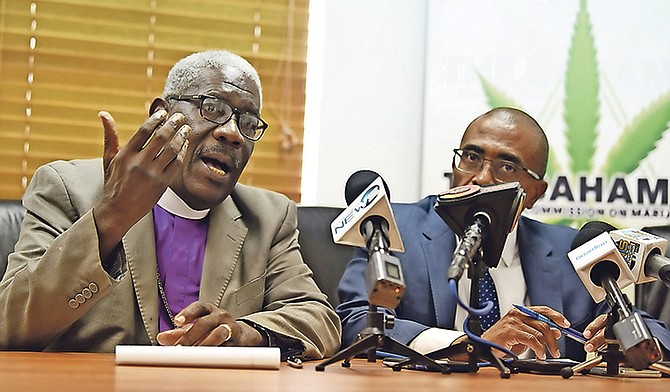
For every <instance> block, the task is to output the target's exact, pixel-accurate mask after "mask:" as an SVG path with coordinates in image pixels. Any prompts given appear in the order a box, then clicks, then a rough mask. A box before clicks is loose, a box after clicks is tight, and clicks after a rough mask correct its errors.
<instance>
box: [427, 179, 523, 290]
mask: <svg viewBox="0 0 670 392" xmlns="http://www.w3.org/2000/svg"><path fill="white" fill-rule="evenodd" d="M525 197H526V194H525V193H524V191H523V188H521V185H520V184H519V183H518V182H510V183H505V184H499V185H488V186H479V185H464V186H459V187H455V188H451V189H449V190H448V191H446V192H443V193H440V194H439V195H438V197H437V202H436V204H435V211H437V213H438V215H440V217H441V218H442V220H444V221H445V222H446V223H447V225H449V227H450V228H451V229H452V230H453V231H454V233H456V235H457V236H458V237H459V238H461V239H462V241H461V243H460V244H459V246H458V247H457V248H456V250H455V251H454V254H453V256H452V261H451V264H450V266H449V270H448V272H447V274H448V278H449V279H455V280H458V279H460V277H461V275H462V274H463V271H464V270H465V268H466V267H467V265H468V263H469V262H470V261H472V259H473V258H474V257H477V256H479V255H481V256H482V257H483V261H484V263H485V264H486V266H488V267H496V266H497V265H498V262H499V261H500V256H501V255H502V251H503V247H504V246H505V239H506V238H507V235H508V234H509V233H510V231H512V229H513V228H514V225H515V224H516V221H517V219H518V218H519V215H520V214H521V212H522V210H523V200H524V199H525Z"/></svg>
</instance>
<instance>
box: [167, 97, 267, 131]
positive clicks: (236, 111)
mask: <svg viewBox="0 0 670 392" xmlns="http://www.w3.org/2000/svg"><path fill="white" fill-rule="evenodd" d="M165 99H174V100H175V101H195V100H198V101H200V104H199V105H198V110H199V112H200V116H201V117H202V118H204V119H205V120H207V121H209V122H211V123H214V124H217V125H225V124H227V123H228V121H230V120H231V119H232V118H233V117H236V121H235V122H236V125H237V129H238V130H239V129H240V123H239V121H240V115H241V114H248V115H252V116H254V117H256V118H258V119H259V120H260V121H261V126H260V127H259V129H260V130H261V131H260V133H259V134H258V136H257V137H256V138H252V137H250V136H248V135H245V134H244V133H243V132H242V131H240V135H242V136H244V137H245V138H246V139H249V140H251V141H252V142H257V141H259V140H260V139H261V137H263V134H265V130H266V129H268V127H269V124H268V123H267V122H265V120H263V119H262V118H261V117H260V116H257V115H256V114H254V113H250V112H243V111H241V110H239V109H237V108H236V107H235V106H233V105H231V104H229V103H228V102H227V101H226V100H225V99H222V98H219V97H215V96H213V95H209V94H195V95H168V96H167V97H165ZM205 99H215V100H218V101H222V102H224V103H225V104H226V105H228V106H230V108H231V109H232V114H231V115H230V118H229V119H228V120H226V121H224V122H218V121H214V120H211V119H209V118H207V117H205V115H204V114H202V105H203V104H204V103H205Z"/></svg>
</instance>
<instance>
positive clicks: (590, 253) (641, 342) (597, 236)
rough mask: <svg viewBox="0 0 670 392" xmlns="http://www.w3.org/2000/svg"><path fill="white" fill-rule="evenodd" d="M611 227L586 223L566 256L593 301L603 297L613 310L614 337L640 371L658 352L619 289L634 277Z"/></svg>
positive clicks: (629, 282) (653, 361) (632, 280)
mask: <svg viewBox="0 0 670 392" xmlns="http://www.w3.org/2000/svg"><path fill="white" fill-rule="evenodd" d="M614 229H615V227H613V226H612V225H610V224H609V223H606V222H598V221H595V222H588V223H586V224H585V225H584V226H582V228H581V229H580V230H579V232H578V233H577V235H576V236H575V238H574V239H573V241H572V244H571V246H570V249H571V250H570V252H568V258H569V259H570V261H571V262H572V265H573V267H574V268H575V271H577V275H578V276H579V278H580V279H581V280H582V282H583V283H584V286H585V287H586V289H587V290H588V292H589V294H591V297H593V299H594V300H595V301H596V302H601V301H602V300H603V299H607V303H608V304H609V305H610V308H611V309H612V310H613V311H614V310H616V312H617V315H618V319H617V320H618V321H616V322H615V323H614V324H613V327H612V330H613V332H614V336H616V339H617V340H618V342H619V346H620V347H621V350H622V351H623V354H624V356H625V357H626V360H627V363H628V365H629V366H631V367H632V368H634V369H636V370H642V369H645V368H647V367H649V365H651V364H653V363H655V362H658V361H659V360H660V359H661V357H662V354H661V349H660V346H659V344H658V341H657V340H656V338H654V337H653V336H652V335H651V332H649V328H648V327H647V325H646V324H645V323H644V320H642V317H641V316H640V314H639V313H638V312H633V311H632V305H631V303H630V301H629V300H628V298H627V297H626V296H625V295H624V294H623V293H622V292H621V288H623V287H626V286H628V285H630V284H632V283H634V282H635V277H634V276H633V273H632V272H631V270H630V269H629V268H628V265H627V264H626V262H625V261H624V259H623V257H622V256H621V253H620V252H619V250H618V248H617V246H616V245H615V244H614V241H613V240H612V238H611V237H610V235H609V234H608V231H612V230H614ZM610 316H612V315H610Z"/></svg>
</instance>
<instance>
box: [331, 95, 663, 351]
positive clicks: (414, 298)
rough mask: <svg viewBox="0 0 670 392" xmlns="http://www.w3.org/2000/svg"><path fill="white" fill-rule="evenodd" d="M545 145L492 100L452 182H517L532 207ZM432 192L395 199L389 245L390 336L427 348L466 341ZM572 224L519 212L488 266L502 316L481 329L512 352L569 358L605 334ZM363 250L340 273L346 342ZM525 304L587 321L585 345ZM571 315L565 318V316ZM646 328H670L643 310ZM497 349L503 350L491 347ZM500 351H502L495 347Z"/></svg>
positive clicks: (528, 124)
mask: <svg viewBox="0 0 670 392" xmlns="http://www.w3.org/2000/svg"><path fill="white" fill-rule="evenodd" d="M548 153H549V145H548V142H547V138H546V135H545V134H544V131H543V130H542V128H541V127H540V125H539V124H538V123H537V122H536V121H535V120H534V119H533V118H532V117H531V116H529V115H528V114H526V113H524V112H522V111H520V110H517V109H511V108H496V109H493V110H491V111H489V112H487V113H485V114H483V115H481V116H479V117H477V118H476V119H475V120H474V121H472V123H470V125H468V127H467V128H466V130H465V133H464V134H463V137H462V139H461V144H460V148H458V149H456V150H454V154H455V155H454V159H453V163H452V169H453V178H452V186H461V185H467V184H475V185H489V184H499V183H506V182H513V181H518V182H519V183H520V184H521V186H522V188H523V189H524V191H525V193H526V198H525V201H524V208H525V209H528V208H531V207H532V206H533V204H534V203H535V202H536V201H537V200H538V199H539V198H540V197H542V195H543V194H544V192H545V191H546V189H547V182H546V181H544V180H543V176H544V173H545V171H546V165H547V159H548ZM435 201H436V196H429V197H426V198H425V199H423V200H421V201H419V202H417V203H412V204H394V205H393V211H394V215H395V218H396V222H397V224H398V228H399V230H400V235H401V238H402V239H403V243H404V245H405V253H401V254H395V256H397V257H398V258H399V259H400V261H401V264H402V269H403V275H404V278H405V284H406V287H407V289H406V291H405V294H404V296H403V298H402V301H401V303H400V304H399V305H398V307H397V308H396V309H395V310H387V312H389V313H392V314H394V316H395V326H394V327H393V328H392V329H388V330H386V335H387V336H389V337H392V338H394V339H396V340H398V341H399V342H401V343H404V344H407V345H409V347H410V348H413V349H415V350H416V351H419V352H422V353H427V352H431V351H434V350H437V349H440V348H443V347H447V346H450V345H453V344H456V343H458V342H460V341H462V340H463V339H464V338H465V336H464V334H463V332H461V331H462V324H463V320H464V318H465V316H466V314H465V311H464V310H463V309H461V308H458V307H457V305H456V301H455V299H454V298H453V297H452V296H451V294H450V293H449V291H448V285H447V268H448V266H449V264H450V261H451V255H452V253H453V251H454V249H455V248H456V244H457V240H456V236H455V235H454V233H453V231H452V230H451V229H450V228H449V227H448V226H447V224H446V223H445V222H444V221H443V220H442V219H441V218H440V217H439V216H438V214H437V213H436V212H435V210H434V208H433V207H434V205H435ZM576 233H577V231H576V230H574V229H571V228H569V227H563V226H558V225H550V224H545V223H541V222H538V221H535V220H532V219H529V218H527V217H521V218H520V219H519V221H518V224H517V225H516V226H515V228H514V230H513V231H512V233H510V235H509V236H508V238H507V241H506V243H505V248H504V250H503V253H502V257H501V260H500V262H499V263H498V266H497V267H496V268H491V269H490V274H491V277H492V278H493V281H494V283H495V286H496V288H497V297H498V302H499V306H500V315H501V318H500V319H499V320H498V321H497V322H496V323H494V324H493V325H492V326H490V327H489V328H488V329H487V330H485V331H484V332H483V334H482V337H483V338H484V339H486V340H489V341H491V342H493V343H496V344H498V345H499V346H502V347H503V348H505V349H508V350H510V351H512V352H514V353H515V354H521V353H523V352H524V351H526V350H529V351H528V353H529V354H531V355H532V354H533V353H534V356H535V357H536V358H540V359H544V358H546V355H547V353H549V355H550V356H553V357H569V358H572V359H575V360H583V359H584V358H585V356H586V351H595V350H596V349H597V348H598V347H600V346H601V345H602V344H604V343H605V338H604V336H603V332H604V329H603V328H604V326H605V324H606V319H607V315H606V311H607V309H605V305H604V303H603V304H599V305H597V304H596V303H595V302H594V301H593V300H592V298H591V296H590V295H589V293H588V292H587V291H586V289H585V287H584V286H583V284H582V282H581V281H580V279H579V277H578V276H577V274H576V273H575V270H574V268H573V267H572V264H571V263H570V261H569V259H568V258H567V255H566V254H567V252H568V251H569V250H570V245H571V242H572V240H573V238H574V236H575V234H576ZM366 264H367V254H366V252H365V251H364V250H362V249H358V250H356V253H355V254H354V256H353V259H352V260H351V262H350V263H349V265H348V267H347V269H346V271H345V273H344V275H343V277H342V280H341V281H340V287H339V294H340V302H341V304H340V306H338V308H337V312H338V314H339V316H340V317H341V318H342V324H343V344H344V345H345V346H346V345H349V344H351V343H352V342H353V341H354V340H355V339H356V337H357V334H358V333H359V332H361V331H362V330H363V329H364V328H365V327H366V312H367V311H368V294H367V291H366V285H365V279H364V271H365V268H366ZM469 291H470V280H469V279H467V278H465V275H464V277H463V278H462V279H460V280H459V287H458V292H459V296H460V297H461V299H462V300H463V301H464V302H466V303H467V302H468V298H469ZM514 303H518V304H525V305H527V306H529V307H530V308H531V309H533V310H535V311H536V312H538V313H541V314H544V315H545V316H547V317H549V318H551V319H552V320H554V321H555V322H557V323H558V324H559V325H561V326H564V327H568V326H572V327H573V328H575V329H578V330H580V331H581V330H583V331H584V335H585V336H586V337H587V339H588V341H587V343H586V344H585V345H582V344H580V343H578V342H575V341H573V340H570V339H565V338H564V337H562V336H561V334H560V332H559V331H557V330H555V329H550V328H549V327H548V326H547V325H546V324H544V323H542V322H540V321H537V320H534V319H532V318H530V317H528V316H526V315H525V314H523V313H522V312H521V311H519V310H517V309H516V308H514V307H513V305H512V304H514ZM568 320H569V321H568ZM647 324H648V325H649V327H650V329H651V331H652V334H654V335H655V336H657V337H658V338H659V339H660V340H661V342H662V344H663V345H664V348H665V350H667V349H668V348H669V347H670V332H669V331H668V329H667V328H666V327H665V326H664V324H662V323H660V322H657V321H655V320H651V319H649V320H648V322H647ZM495 352H496V353H498V354H500V352H498V351H495ZM500 355H502V354H500Z"/></svg>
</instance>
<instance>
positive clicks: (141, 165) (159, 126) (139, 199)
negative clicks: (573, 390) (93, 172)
mask: <svg viewBox="0 0 670 392" xmlns="http://www.w3.org/2000/svg"><path fill="white" fill-rule="evenodd" d="M98 116H99V117H100V120H101V121H102V125H103V128H104V132H105V137H104V153H103V170H104V185H103V189H102V196H101V198H100V201H98V203H97V204H96V205H95V206H94V207H93V216H94V218H95V222H96V226H97V229H98V237H99V239H100V256H101V258H102V259H103V260H105V259H106V258H107V257H109V256H110V255H111V253H112V251H113V250H114V248H115V247H116V246H117V244H118V243H119V241H121V238H122V237H123V235H124V234H125V233H126V232H127V231H128V229H130V228H131V227H132V226H133V225H134V224H135V223H137V221H139V220H140V218H142V217H143V216H144V215H146V214H147V213H148V212H149V211H150V210H151V209H152V208H153V206H154V205H155V204H156V202H157V201H158V199H159V198H160V197H161V195H162V194H163V193H164V192H165V190H166V189H167V187H168V185H169V184H170V182H171V180H172V177H173V176H174V175H175V174H176V173H177V170H178V169H179V168H180V167H181V162H182V161H183V160H184V156H185V154H186V150H187V148H188V136H189V135H190V133H191V127H189V126H188V125H186V124H184V115H183V114H181V113H174V114H173V115H172V116H171V117H170V118H169V119H167V120H166V117H167V112H166V111H165V110H163V109H161V110H158V111H156V112H155V113H154V114H153V115H151V117H149V118H148V119H147V120H146V121H145V122H144V123H143V124H142V125H141V126H140V127H139V129H138V130H137V132H135V133H134V134H133V135H132V136H131V138H130V140H128V143H127V144H126V145H124V146H123V147H122V148H120V149H119V138H118V134H117V131H116V122H115V121H114V118H112V116H111V115H110V114H109V113H107V112H104V111H102V112H100V113H98Z"/></svg>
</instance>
